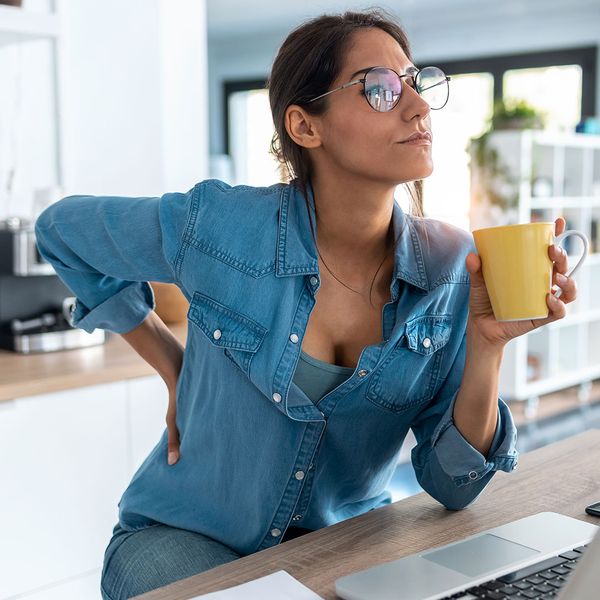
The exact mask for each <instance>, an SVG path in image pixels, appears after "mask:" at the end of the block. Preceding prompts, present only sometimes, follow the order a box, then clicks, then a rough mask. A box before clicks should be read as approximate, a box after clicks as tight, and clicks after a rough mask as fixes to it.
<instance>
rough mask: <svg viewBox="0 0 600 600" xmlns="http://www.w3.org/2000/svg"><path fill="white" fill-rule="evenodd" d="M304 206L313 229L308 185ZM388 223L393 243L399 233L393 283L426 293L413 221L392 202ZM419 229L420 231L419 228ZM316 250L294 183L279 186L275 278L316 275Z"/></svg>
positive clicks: (426, 280)
mask: <svg viewBox="0 0 600 600" xmlns="http://www.w3.org/2000/svg"><path fill="white" fill-rule="evenodd" d="M307 188H308V189H307V191H308V205H309V209H310V213H311V218H312V221H313V227H315V204H314V195H313V189H312V186H311V184H310V183H309V184H308V186H307ZM392 221H393V228H394V239H396V238H397V237H398V235H399V233H400V232H402V234H401V235H400V238H399V239H398V241H397V243H396V249H395V252H394V274H393V279H394V280H396V279H401V280H403V281H406V282H407V283H410V284H412V285H414V286H416V287H418V288H420V289H422V290H425V291H429V279H428V277H427V271H426V268H425V261H424V260H423V252H422V248H421V239H420V237H419V235H418V232H417V227H416V226H415V224H414V222H413V217H411V216H410V215H407V214H405V213H404V211H403V210H402V207H401V206H400V205H399V204H398V202H397V201H394V207H393V213H392ZM419 229H420V228H419ZM317 257H318V254H317V249H316V246H315V243H314V240H313V237H312V232H311V227H310V223H309V215H308V211H307V207H306V202H305V200H304V196H303V194H302V192H301V190H300V188H299V186H298V184H297V183H296V182H294V181H293V182H291V183H290V184H289V185H286V186H282V193H281V198H280V207H279V231H278V235H277V270H276V273H277V276H278V277H286V276H289V275H301V274H315V275H318V274H319V267H318V259H317Z"/></svg>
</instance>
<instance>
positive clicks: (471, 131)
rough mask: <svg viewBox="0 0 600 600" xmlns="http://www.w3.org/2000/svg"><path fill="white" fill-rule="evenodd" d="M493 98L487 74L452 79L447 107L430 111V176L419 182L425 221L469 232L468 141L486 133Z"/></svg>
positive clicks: (460, 76)
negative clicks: (429, 219)
mask: <svg viewBox="0 0 600 600" xmlns="http://www.w3.org/2000/svg"><path fill="white" fill-rule="evenodd" d="M493 96H494V78H493V76H492V75H491V74H490V73H470V74H465V75H452V79H451V80H450V96H449V99H448V103H447V104H446V106H444V108H442V109H441V110H432V111H431V129H432V133H433V145H432V159H433V172H432V174H431V175H430V176H429V177H426V178H425V179H424V180H423V199H424V212H425V216H426V217H433V218H436V219H440V220H442V221H447V222H449V223H452V224H454V225H457V226H458V227H462V228H463V229H465V230H467V231H468V230H469V202H470V173H469V153H468V144H469V138H471V137H474V136H478V135H481V134H482V133H483V131H484V130H485V129H486V125H487V121H488V119H489V118H490V117H491V114H492V109H493ZM403 208H404V204H403Z"/></svg>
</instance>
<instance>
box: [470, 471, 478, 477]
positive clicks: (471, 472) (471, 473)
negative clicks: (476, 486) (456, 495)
mask: <svg viewBox="0 0 600 600" xmlns="http://www.w3.org/2000/svg"><path fill="white" fill-rule="evenodd" d="M469 479H477V473H476V472H475V471H470V472H469Z"/></svg>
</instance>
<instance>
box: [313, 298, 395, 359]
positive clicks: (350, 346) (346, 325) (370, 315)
mask: <svg viewBox="0 0 600 600" xmlns="http://www.w3.org/2000/svg"><path fill="white" fill-rule="evenodd" d="M321 291H324V290H321ZM371 301H372V305H371V304H369V302H368V299H367V298H364V297H363V296H360V295H358V294H353V293H352V292H350V291H348V292H337V291H333V292H325V293H323V294H321V292H319V294H318V295H317V301H316V303H315V306H314V307H313V310H312V311H311V313H310V316H309V318H308V323H307V325H306V331H305V333H304V338H303V340H302V350H303V351H304V352H306V353H307V354H309V355H310V356H312V357H314V358H317V359H319V360H322V361H325V362H328V363H332V364H336V365H340V366H344V367H352V368H354V367H356V364H357V363H358V359H359V357H360V354H361V352H362V351H363V349H364V348H365V347H366V346H369V345H373V344H378V343H379V342H381V341H382V339H383V333H382V310H383V306H384V305H385V304H386V302H388V301H389V298H387V299H386V298H383V297H378V298H373V297H372V298H371Z"/></svg>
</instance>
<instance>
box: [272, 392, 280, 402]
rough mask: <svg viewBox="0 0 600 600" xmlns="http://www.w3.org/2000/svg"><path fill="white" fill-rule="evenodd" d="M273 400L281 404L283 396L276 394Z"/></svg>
mask: <svg viewBox="0 0 600 600" xmlns="http://www.w3.org/2000/svg"><path fill="white" fill-rule="evenodd" d="M273 400H275V402H281V394H279V393H277V392H275V393H274V394H273Z"/></svg>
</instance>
